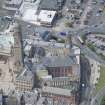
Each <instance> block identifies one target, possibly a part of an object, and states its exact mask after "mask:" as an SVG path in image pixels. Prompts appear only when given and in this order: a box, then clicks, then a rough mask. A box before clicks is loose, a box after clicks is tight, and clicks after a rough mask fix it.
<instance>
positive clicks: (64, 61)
mask: <svg viewBox="0 0 105 105" xmlns="http://www.w3.org/2000/svg"><path fill="white" fill-rule="evenodd" d="M43 62H44V65H45V66H46V67H63V66H71V65H73V64H76V61H75V57H70V56H62V57H61V56H53V57H49V58H44V59H43Z"/></svg>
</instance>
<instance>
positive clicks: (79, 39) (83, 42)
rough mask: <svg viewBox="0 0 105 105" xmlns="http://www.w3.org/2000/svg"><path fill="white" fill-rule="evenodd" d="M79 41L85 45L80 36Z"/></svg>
mask: <svg viewBox="0 0 105 105" xmlns="http://www.w3.org/2000/svg"><path fill="white" fill-rule="evenodd" d="M78 40H79V42H80V43H81V44H82V45H84V41H83V40H82V38H81V37H80V36H78Z"/></svg>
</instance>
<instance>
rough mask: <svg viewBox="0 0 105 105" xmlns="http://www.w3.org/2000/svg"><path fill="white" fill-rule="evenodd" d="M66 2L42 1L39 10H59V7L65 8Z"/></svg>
mask: <svg viewBox="0 0 105 105" xmlns="http://www.w3.org/2000/svg"><path fill="white" fill-rule="evenodd" d="M63 2H64V0H42V1H41V3H40V6H39V8H40V9H45V10H58V9H59V6H61V7H62V6H63Z"/></svg>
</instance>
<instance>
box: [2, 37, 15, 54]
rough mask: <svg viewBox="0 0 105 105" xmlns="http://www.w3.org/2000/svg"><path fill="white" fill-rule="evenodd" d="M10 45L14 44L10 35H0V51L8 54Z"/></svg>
mask: <svg viewBox="0 0 105 105" xmlns="http://www.w3.org/2000/svg"><path fill="white" fill-rule="evenodd" d="M11 46H14V38H13V36H12V35H0V53H5V54H10V53H11Z"/></svg>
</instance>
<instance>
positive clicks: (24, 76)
mask: <svg viewBox="0 0 105 105" xmlns="http://www.w3.org/2000/svg"><path fill="white" fill-rule="evenodd" d="M16 80H22V81H32V80H33V74H32V72H31V71H29V70H27V69H26V68H25V69H24V70H23V71H22V72H21V73H20V74H19V75H18V76H17V77H16Z"/></svg>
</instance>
